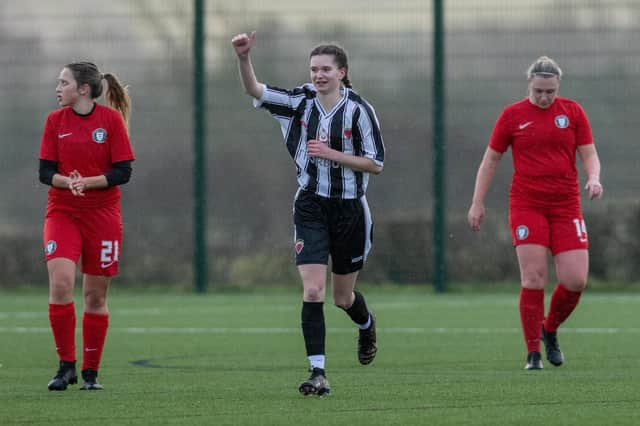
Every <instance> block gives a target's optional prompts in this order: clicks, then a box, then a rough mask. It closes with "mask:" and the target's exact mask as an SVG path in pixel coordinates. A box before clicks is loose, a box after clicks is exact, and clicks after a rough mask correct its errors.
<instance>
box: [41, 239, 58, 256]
mask: <svg viewBox="0 0 640 426" xmlns="http://www.w3.org/2000/svg"><path fill="white" fill-rule="evenodd" d="M57 247H58V244H56V242H55V241H54V240H49V241H47V245H46V246H45V248H44V253H45V254H46V255H47V256H49V255H51V254H53V252H55V251H56V248H57Z"/></svg>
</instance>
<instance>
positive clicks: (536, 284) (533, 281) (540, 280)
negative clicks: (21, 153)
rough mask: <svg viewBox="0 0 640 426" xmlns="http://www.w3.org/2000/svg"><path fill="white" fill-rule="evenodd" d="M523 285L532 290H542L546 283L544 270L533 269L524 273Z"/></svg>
mask: <svg viewBox="0 0 640 426" xmlns="http://www.w3.org/2000/svg"><path fill="white" fill-rule="evenodd" d="M521 281H522V287H524V288H529V289H532V290H540V289H543V288H544V285H545V281H546V278H545V274H544V272H542V271H531V272H529V273H525V274H522V277H521Z"/></svg>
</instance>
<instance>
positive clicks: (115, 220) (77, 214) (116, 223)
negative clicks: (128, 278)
mask: <svg viewBox="0 0 640 426" xmlns="http://www.w3.org/2000/svg"><path fill="white" fill-rule="evenodd" d="M43 242H44V254H45V260H46V261H49V260H51V259H56V258H59V257H64V258H66V259H70V260H72V261H73V262H75V263H78V259H79V258H80V257H82V265H81V271H82V273H84V274H89V275H106V276H113V275H116V274H117V273H118V263H119V260H120V254H121V252H122V216H121V215H120V205H119V204H116V205H111V206H106V207H97V208H94V209H91V210H86V209H83V210H70V209H67V208H65V209H58V208H56V207H51V206H50V207H49V208H48V209H47V214H46V216H45V220H44V237H43Z"/></svg>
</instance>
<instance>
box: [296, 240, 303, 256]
mask: <svg viewBox="0 0 640 426" xmlns="http://www.w3.org/2000/svg"><path fill="white" fill-rule="evenodd" d="M303 248H304V240H303V239H302V238H299V239H297V240H296V253H297V254H300V252H302V249H303Z"/></svg>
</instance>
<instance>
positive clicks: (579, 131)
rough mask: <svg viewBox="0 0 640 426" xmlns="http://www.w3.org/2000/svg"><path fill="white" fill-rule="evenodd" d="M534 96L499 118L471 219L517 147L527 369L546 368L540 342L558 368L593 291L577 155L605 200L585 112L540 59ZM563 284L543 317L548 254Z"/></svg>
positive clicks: (517, 233) (516, 217) (531, 78)
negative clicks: (572, 319)
mask: <svg viewBox="0 0 640 426" xmlns="http://www.w3.org/2000/svg"><path fill="white" fill-rule="evenodd" d="M527 77H528V82H529V84H528V89H529V96H528V97H527V98H526V99H523V100H521V101H519V102H516V103H514V104H511V105H509V106H507V107H506V108H505V109H504V110H503V111H502V114H501V115H500V117H499V118H498V120H497V122H496V124H495V127H494V129H493V133H492V135H491V139H490V142H489V146H488V148H487V150H486V152H485V154H484V157H483V159H482V163H481V164H480V167H479V169H478V174H477V177H476V183H475V190H474V193H473V200H472V203H471V207H470V208H469V213H468V222H469V226H470V227H471V229H472V230H474V231H478V230H479V229H480V224H481V223H482V220H483V218H484V214H485V208H484V199H485V196H486V193H487V192H488V190H489V187H490V185H491V181H492V179H493V176H494V173H495V169H496V167H497V165H498V162H499V161H500V159H501V158H502V155H503V153H504V152H505V151H506V150H507V149H508V148H509V147H511V151H512V156H513V168H514V173H513V180H512V183H511V191H510V196H509V223H510V226H511V234H512V239H513V244H514V246H515V247H516V254H517V257H518V263H519V266H520V279H521V292H520V318H521V323H522V330H523V333H524V338H525V344H526V347H527V352H528V355H527V363H526V365H525V369H527V370H538V369H541V368H542V360H541V355H540V340H541V339H542V341H543V342H544V343H545V349H546V355H547V360H548V361H549V362H550V363H551V364H553V365H555V366H560V365H562V363H563V362H564V355H563V354H562V352H561V351H560V346H559V344H558V339H557V330H558V327H559V326H560V324H562V323H563V322H564V321H565V320H566V319H567V318H568V317H569V315H570V314H571V312H573V310H574V309H575V307H576V305H577V304H578V301H579V299H580V295H581V294H582V291H583V290H584V288H585V287H586V284H587V276H588V271H589V254H588V247H589V242H588V236H587V228H586V225H585V222H584V219H583V217H582V211H581V208H580V187H579V182H578V171H577V169H576V153H577V154H578V156H579V157H580V160H581V163H582V166H583V168H584V171H585V173H586V175H587V182H586V186H585V190H586V191H587V194H588V196H589V198H590V199H594V198H600V197H601V196H602V193H603V189H602V185H601V184H600V160H599V158H598V154H597V152H596V149H595V146H594V143H593V137H592V134H591V128H590V126H589V121H588V119H587V116H586V114H585V112H584V110H583V109H582V107H581V106H580V105H579V104H578V103H577V102H576V101H573V100H571V99H566V98H562V97H559V96H557V94H558V88H559V85H560V78H561V77H562V71H561V69H560V67H559V66H558V65H557V64H556V62H555V61H553V60H552V59H550V58H548V57H546V56H542V57H540V58H538V59H537V60H536V61H535V62H534V63H533V64H532V65H531V66H530V67H529V70H528V72H527ZM549 251H550V252H551V255H552V256H553V259H554V263H555V272H556V276H557V278H558V284H557V285H556V288H555V290H554V292H553V295H552V296H551V305H550V307H549V311H548V313H547V315H546V317H545V315H544V287H545V283H546V280H547V255H548V254H547V253H548V252H549Z"/></svg>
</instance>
